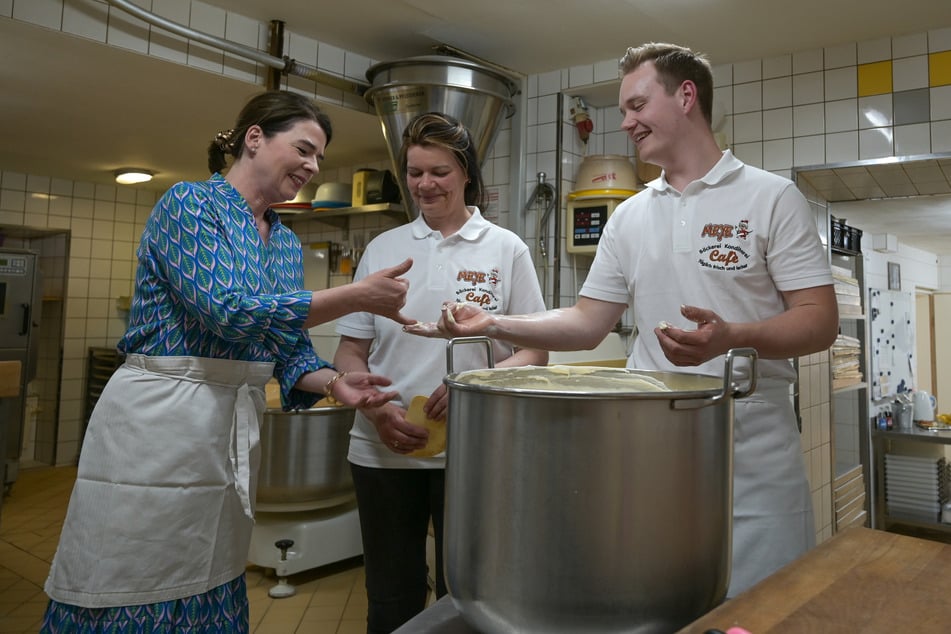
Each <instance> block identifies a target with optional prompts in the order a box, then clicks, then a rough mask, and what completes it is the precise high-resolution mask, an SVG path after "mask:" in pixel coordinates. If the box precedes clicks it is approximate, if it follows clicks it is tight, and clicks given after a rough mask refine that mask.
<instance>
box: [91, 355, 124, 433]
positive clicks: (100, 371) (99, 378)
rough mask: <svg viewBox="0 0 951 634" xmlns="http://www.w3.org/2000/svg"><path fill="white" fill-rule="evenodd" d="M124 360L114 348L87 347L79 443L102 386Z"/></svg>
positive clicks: (104, 385)
mask: <svg viewBox="0 0 951 634" xmlns="http://www.w3.org/2000/svg"><path fill="white" fill-rule="evenodd" d="M124 360H125V355H123V354H121V353H120V352H119V351H118V350H116V349H115V348H97V347H90V348H89V356H88V357H87V359H86V394H85V398H84V399H83V428H82V434H81V435H80V444H82V439H83V437H84V436H85V435H86V426H87V425H88V424H89V418H90V416H92V410H93V408H94V407H96V402H97V401H98V400H99V396H100V395H101V394H102V390H103V388H104V387H106V383H108V382H109V378H110V377H111V376H112V373H113V372H115V371H116V368H118V367H119V366H120V365H122V362H123V361H124Z"/></svg>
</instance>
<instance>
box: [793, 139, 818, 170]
mask: <svg viewBox="0 0 951 634" xmlns="http://www.w3.org/2000/svg"><path fill="white" fill-rule="evenodd" d="M825 162H826V149H825V136H824V135H822V134H817V135H815V136H803V137H796V138H795V139H793V165H795V166H796V167H806V166H808V165H823V164H825Z"/></svg>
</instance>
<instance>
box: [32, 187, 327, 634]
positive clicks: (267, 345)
mask: <svg viewBox="0 0 951 634" xmlns="http://www.w3.org/2000/svg"><path fill="white" fill-rule="evenodd" d="M267 218H268V220H270V222H271V231H270V235H269V239H268V241H267V242H265V241H263V240H261V238H260V235H259V234H258V231H257V227H256V225H255V222H254V218H253V215H252V213H251V210H250V208H249V207H248V205H247V203H246V201H245V200H244V198H242V196H241V195H240V194H239V193H238V192H237V191H236V190H235V189H234V188H233V187H232V186H231V185H230V184H229V183H228V182H227V181H226V180H225V179H224V178H222V177H221V176H220V175H217V174H216V175H215V176H213V177H212V178H211V179H209V180H208V181H204V182H197V183H179V184H177V185H175V186H174V187H173V188H171V189H170V190H169V191H168V192H166V194H165V195H164V196H163V197H162V198H161V200H159V202H158V203H157V204H156V206H155V208H154V209H153V211H152V214H151V216H150V217H149V219H148V222H147V223H146V227H145V231H144V233H143V236H142V240H141V243H140V246H139V249H138V252H137V256H138V269H137V272H136V287H135V296H134V299H133V302H132V307H131V311H130V316H129V327H128V330H127V332H126V334H125V336H124V337H123V338H122V340H121V341H120V342H119V346H118V347H119V349H120V350H121V351H122V352H125V353H126V354H127V355H130V358H137V357H139V356H140V355H141V358H143V359H145V360H148V359H162V358H167V359H169V361H171V362H172V363H173V364H174V363H175V362H176V361H175V360H177V359H184V360H185V361H186V363H187V360H188V359H197V360H198V362H199V363H201V361H202V360H210V361H208V362H209V363H211V364H212V365H213V366H214V364H219V365H218V366H214V367H222V366H221V365H220V364H222V363H225V364H227V363H228V361H229V360H230V361H234V362H236V363H238V364H245V363H250V364H251V366H253V367H254V368H256V369H257V371H258V372H260V368H261V364H262V362H263V363H266V364H273V368H274V370H273V372H274V376H275V377H276V378H277V379H278V381H279V382H280V385H281V393H282V400H283V403H284V407H285V409H296V408H306V407H310V406H311V405H313V403H314V402H315V401H316V400H317V398H318V397H319V396H318V395H315V394H312V393H309V392H304V391H300V390H297V389H295V388H294V387H293V386H294V384H295V383H296V382H297V380H298V379H299V378H300V377H301V375H303V374H304V373H306V372H311V371H314V370H317V369H319V368H322V367H327V366H328V365H329V364H328V363H327V362H326V361H324V360H322V359H320V358H319V357H318V356H317V355H316V353H315V352H314V350H313V347H312V345H311V341H310V338H309V336H308V333H307V331H306V330H305V329H304V328H303V325H304V321H305V319H306V317H307V314H308V312H309V309H310V302H311V292H310V291H305V290H301V289H302V287H303V264H302V252H301V247H300V241H299V240H298V238H297V237H296V236H295V235H294V233H293V232H292V231H290V229H288V228H287V227H286V226H284V225H283V224H281V222H280V219H279V218H278V216H277V214H276V213H274V211H273V210H269V211H268V212H267ZM222 360H224V361H222ZM127 365H128V364H127ZM241 367H242V368H243V367H244V365H241ZM267 367H270V366H269V365H266V366H265V368H267ZM122 373H123V370H122V369H120V371H118V372H117V373H116V375H115V376H114V377H113V380H116V381H120V380H121V379H117V378H116V377H117V376H118V375H120V374H122ZM127 374H128V373H127ZM133 376H134V375H133ZM258 378H260V377H258ZM113 380H110V383H112V382H113ZM130 385H133V386H134V385H137V383H135V382H134V381H133V382H132V383H131V384H130ZM143 385H148V383H143ZM109 387H110V386H108V385H107V387H106V389H105V390H104V391H103V395H102V397H101V398H100V403H99V404H97V407H96V411H95V412H94V413H93V417H92V419H91V420H90V424H89V428H88V430H87V439H86V441H84V450H83V454H82V456H81V458H80V472H79V476H78V477H77V486H76V488H75V489H74V492H73V496H72V499H71V502H70V509H69V512H68V514H67V520H66V523H65V524H64V528H63V535H62V536H61V541H60V549H61V551H64V552H57V555H56V558H54V562H53V566H52V568H51V573H50V579H49V580H48V581H47V584H46V591H47V593H48V594H49V595H50V596H51V597H52V599H51V601H50V604H49V607H48V609H47V613H46V616H45V619H44V623H43V626H42V630H41V631H42V632H51V633H52V632H70V633H74V632H81V633H100V632H102V633H106V632H108V633H112V632H130V633H132V632H134V633H140V632H141V633H150V632H194V633H198V632H203V633H204V632H209V633H212V632H247V631H248V602H247V590H246V586H245V579H244V575H243V574H240V573H239V574H238V575H237V576H236V577H235V578H233V579H231V580H230V581H227V582H225V583H219V584H217V585H215V586H214V587H204V586H203V591H201V592H198V593H197V594H196V593H194V592H190V593H189V594H187V595H186V596H177V595H176V594H175V587H176V583H175V582H169V581H168V580H167V579H166V578H165V577H167V576H169V574H168V571H174V570H175V569H176V566H177V563H176V557H178V558H183V557H187V556H188V555H187V548H188V547H192V548H195V547H196V546H194V544H193V542H194V541H195V540H194V539H189V540H188V541H189V542H190V544H182V543H180V542H181V541H186V540H178V539H176V533H175V531H176V530H178V528H177V527H180V528H181V530H182V531H183V532H185V534H187V531H188V530H189V527H188V526H187V525H186V523H187V522H189V521H190V519H191V518H190V517H188V515H187V514H185V517H184V518H182V517H180V516H177V515H176V510H177V509H178V508H179V507H178V505H177V503H176V502H174V501H173V502H171V503H169V504H167V506H168V508H162V509H157V510H156V509H148V508H137V509H133V510H132V512H131V513H130V510H129V509H128V508H125V509H123V508H121V507H120V506H119V503H118V502H116V503H113V502H110V503H111V504H113V505H114V506H113V508H114V510H115V514H116V517H121V518H122V519H121V521H111V519H110V517H109V511H108V509H109V508H110V507H109V506H108V504H105V505H101V506H100V505H98V502H97V501H96V500H98V499H99V498H101V497H103V496H104V495H105V496H109V495H112V494H113V491H114V490H117V489H118V490H121V489H122V488H123V487H125V488H126V489H129V488H135V487H130V486H128V485H129V482H130V480H129V479H128V477H127V475H124V476H123V477H125V478H126V479H125V480H122V479H121V478H117V481H116V482H111V481H109V480H110V478H109V476H108V474H109V473H110V471H109V469H110V468H112V465H111V463H112V462H113V461H115V462H116V463H119V462H121V461H122V460H125V461H126V462H128V461H130V460H132V461H133V467H132V472H133V473H139V471H137V467H136V466H135V463H134V461H135V460H141V461H142V462H143V467H142V471H143V472H146V473H147V472H148V469H149V468H153V469H158V470H159V471H161V472H175V477H176V478H179V480H181V478H186V479H185V480H184V482H185V486H183V487H181V488H183V489H185V490H187V489H190V488H201V485H204V484H205V482H203V481H202V478H201V476H202V474H201V473H198V474H197V475H196V482H195V483H194V487H192V486H191V485H190V484H188V480H187V478H188V477H189V476H188V475H187V473H186V475H184V476H183V475H181V474H180V473H177V472H181V471H185V472H188V470H189V469H191V468H192V465H190V464H189V463H188V461H187V460H186V459H185V458H181V457H180V456H179V455H177V454H176V452H177V451H178V450H179V447H176V449H174V450H170V451H167V452H164V453H163V452H162V447H161V446H159V447H148V448H145V449H141V448H140V447H139V446H138V445H142V444H143V443H142V442H139V443H137V444H136V445H130V444H129V443H128V441H123V440H121V438H120V439H117V438H116V437H117V436H120V435H121V434H122V433H124V428H125V427H126V426H128V427H131V428H138V429H142V428H144V429H146V430H149V429H155V430H159V429H162V430H166V429H168V430H170V431H168V432H165V433H171V434H174V436H172V437H173V438H174V437H177V435H178V434H181V435H183V436H185V435H187V433H188V432H190V431H191V430H190V429H189V426H193V425H195V423H196V422H197V423H201V424H204V423H205V422H206V421H204V418H205V417H204V416H203V415H201V413H200V412H199V414H198V415H197V417H198V418H201V419H202V420H200V421H196V413H195V411H194V408H191V409H189V402H188V399H187V397H186V398H183V399H182V400H181V401H178V400H176V399H172V400H171V401H170V403H169V404H168V406H167V407H166V406H165V405H164V404H163V409H162V415H161V416H154V415H148V416H149V417H148V419H147V420H144V421H143V420H131V419H135V418H137V415H136V412H137V411H139V410H136V409H134V408H132V409H131V410H130V406H129V405H128V403H124V402H123V401H126V400H128V401H134V400H135V399H137V398H140V396H139V395H138V394H137V392H136V390H134V389H131V390H130V389H128V388H127V386H126V384H122V386H121V387H122V389H112V390H110V389H109ZM113 387H114V388H115V386H113ZM215 387H216V388H217V387H220V386H215ZM145 399H146V400H147V399H148V396H146V397H145ZM178 403H180V404H181V406H180V407H179V405H178ZM123 408H124V409H123ZM103 412H105V413H103ZM116 412H119V415H118V416H117V415H116ZM230 415H231V414H230V413H228V416H230ZM106 418H109V420H108V421H105V420H102V419H106ZM117 418H118V421H117ZM229 420H230V419H229ZM215 424H216V423H215ZM150 426H151V427H150ZM117 430H118V431H117ZM232 431H233V430H232ZM216 433H217V432H216ZM221 433H222V435H225V436H226V435H227V433H228V430H227V429H225V430H224V431H223V432H221ZM165 437H166V438H169V436H167V435H166V436H165ZM90 438H93V439H94V440H90ZM226 441H227V438H226ZM232 441H233V438H232ZM87 442H89V443H96V444H95V447H96V449H95V451H94V450H93V449H87V446H86V443H87ZM122 442H126V444H125V445H123V444H122ZM203 442H204V438H203V437H199V438H198V439H197V443H195V442H192V441H191V440H189V441H188V443H189V444H201V443H203ZM229 442H230V441H229ZM255 442H256V439H255ZM219 444H220V443H219ZM187 446H188V445H186V447H187ZM102 447H107V449H106V450H103V449H102ZM112 447H119V448H120V449H121V453H122V454H123V455H119V456H115V455H113V454H115V451H114V450H112V449H111V448H112ZM109 451H113V454H110V453H109ZM138 451H141V452H142V453H141V454H137V453H135V452H138ZM214 451H215V452H217V453H213V454H210V455H212V456H213V457H215V458H214V460H215V461H219V462H221V463H222V464H225V465H226V464H227V462H228V460H229V456H228V455H218V454H220V453H224V454H228V453H229V451H228V449H225V450H224V451H223V452H222V451H220V449H219V448H217V447H216V449H214ZM87 454H92V456H91V457H90V456H87ZM130 455H131V456H132V457H131V458H130ZM198 455H201V456H204V457H205V459H206V461H207V456H208V455H209V454H208V453H205V454H198ZM219 459H220V460H219ZM180 460H181V462H183V463H184V464H180V463H179V461H180ZM231 460H232V462H233V460H234V457H233V456H231ZM147 461H148V462H149V463H150V464H149V465H148V466H146V465H144V463H145V462H147ZM156 465H158V467H156ZM219 466H220V465H219ZM126 469H127V472H126V473H128V469H129V468H128V467H126ZM103 473H105V474H107V475H106V476H105V477H103V476H102V475H101V474H103ZM84 474H85V475H84ZM89 474H95V476H90V475H89ZM81 478H85V479H86V482H84V484H85V486H86V489H84V490H83V491H82V495H80V494H79V493H78V492H80V488H81V487H80V480H81ZM133 484H134V483H133ZM160 486H161V487H163V488H164V489H165V490H167V489H168V488H169V487H168V486H167V485H166V484H161V485H160ZM179 486H181V485H179ZM96 487H98V488H96ZM103 490H105V491H106V493H105V494H104V493H103ZM252 490H253V489H252ZM89 491H92V493H89ZM228 494H229V495H231V496H232V497H234V487H232V489H231V491H230V492H229V493H228ZM79 498H81V499H82V502H79V501H77V500H78V499H79ZM123 499H125V498H121V497H118V496H117V500H123ZM131 499H137V498H134V497H133V498H131ZM161 499H162V500H163V501H167V500H175V499H176V498H169V497H164V498H161ZM228 502H231V500H228ZM126 506H128V505H126ZM90 507H91V508H92V509H93V510H89V509H90ZM104 508H105V509H107V510H105V511H103V509H104ZM216 512H218V511H217V509H214V508H212V509H208V510H207V511H204V513H205V514H206V515H207V514H208V513H216ZM245 512H247V511H245ZM97 514H98V515H99V516H97ZM122 514H124V515H122ZM102 515H105V516H104V517H102ZM166 515H167V516H168V517H169V518H170V519H169V522H168V523H169V524H171V525H172V526H173V528H168V527H167V526H161V527H160V526H158V524H160V523H161V522H160V521H157V520H156V519H155V518H164V517H166ZM238 515H239V516H241V513H240V511H239V512H238ZM138 516H141V517H144V518H152V519H149V520H142V521H143V522H150V523H149V524H147V525H146V526H145V527H144V528H143V527H142V526H139V527H136V528H135V529H134V530H136V531H138V532H137V533H132V534H134V535H135V537H130V538H129V539H130V540H133V541H131V542H130V543H131V544H142V543H145V542H147V541H149V539H150V537H151V536H150V534H149V532H148V531H150V530H151V528H150V527H151V526H154V527H155V528H156V538H155V539H156V540H159V543H160V548H161V552H162V553H163V555H164V553H166V552H167V557H168V561H161V562H155V561H154V559H156V557H155V556H154V555H153V557H152V561H148V560H146V561H140V560H136V553H137V550H136V548H137V547H135V546H129V547H128V548H126V549H125V550H123V549H122V548H121V547H119V548H117V547H115V543H116V542H119V543H121V542H122V540H123V536H124V535H125V533H124V530H132V529H126V528H125V525H129V524H133V523H135V521H136V520H137V519H138ZM241 517H243V516H241ZM130 518H131V519H130ZM112 519H113V520H114V519H115V518H112ZM123 522H124V523H125V525H123ZM176 523H177V524H176ZM117 524H118V525H117ZM197 525H201V523H200V522H199V523H198V524H197ZM90 526H93V527H94V529H93V530H92V531H91V533H92V534H93V535H97V534H98V533H99V532H101V533H104V537H103V539H102V540H101V541H102V542H104V545H103V546H99V545H97V544H93V543H89V542H91V541H95V540H89V539H88V538H87V537H86V536H88V535H89V534H90V528H89V527H90ZM247 526H248V527H249V526H250V519H247ZM245 528H247V527H244V526H242V530H241V531H239V533H240V535H239V537H237V538H235V537H234V536H230V538H229V537H228V536H225V537H224V538H220V541H221V542H223V543H224V544H225V546H226V548H227V549H228V551H229V552H231V553H232V555H233V557H244V556H246V553H247V546H248V543H247V536H248V535H249V534H250V529H249V528H247V530H246V531H245V530H244V529H245ZM143 530H144V531H145V533H144V535H145V539H143V537H142V535H143ZM192 530H194V528H192ZM199 533H200V531H199ZM77 536H82V537H83V538H85V539H86V541H85V542H84V541H83V538H80V537H77ZM134 540H139V541H138V542H136V541H134ZM161 540H165V541H161ZM199 541H200V538H199ZM87 543H88V544H89V548H90V550H92V551H94V553H97V552H100V551H97V550H96V549H97V548H100V549H101V552H109V553H110V554H112V553H115V552H118V553H125V552H128V553H131V554H130V555H129V558H130V559H129V560H125V559H116V557H115V556H114V555H112V558H111V561H108V562H107V561H105V560H107V559H109V557H106V556H104V555H101V558H102V559H103V570H105V571H106V572H103V571H101V570H99V569H98V568H99V562H98V560H97V559H96V555H95V554H93V555H89V554H88V553H82V554H81V555H77V554H75V553H76V552H77V551H79V550H83V549H85V547H86V544H87ZM197 547H198V548H200V547H201V546H200V545H199V546H197ZM216 547H217V544H216ZM242 548H243V550H242ZM154 552H156V551H155V550H154V549H153V553H154ZM193 552H194V551H193ZM214 552H216V553H217V552H218V550H215V551H214ZM60 559H62V560H63V561H62V562H61V564H62V565H59V566H58V560H60ZM240 561H241V562H243V559H242V560H240ZM77 562H79V563H77ZM90 562H91V563H90ZM117 562H118V563H117ZM169 562H172V563H171V565H170V564H169ZM183 563H187V561H186V562H183ZM80 564H81V565H80ZM242 565H243V563H242ZM110 566H111V567H112V568H110ZM87 567H88V568H90V569H88V570H87V569H86V568H87ZM132 567H136V568H137V569H139V568H140V569H142V570H143V573H142V574H141V575H139V580H137V583H139V584H140V587H139V593H138V594H131V595H130V596H152V597H155V596H161V597H162V598H163V600H161V601H157V602H153V601H147V602H146V601H142V602H134V601H133V602H125V601H120V600H117V599H116V597H122V596H123V591H124V588H123V587H122V584H121V583H118V582H114V581H109V579H110V577H109V575H110V574H111V573H110V572H109V570H112V569H120V568H125V569H130V568H132ZM160 569H161V570H164V571H166V572H161V573H154V575H155V577H156V579H155V581H154V583H155V588H156V589H155V592H151V591H150V590H149V587H150V586H149V585H148V584H151V583H152V580H151V579H150V578H149V570H153V571H157V570H160ZM241 569H242V570H243V568H241ZM64 570H65V572H64ZM125 574H126V573H124V572H120V573H119V575H120V578H121V577H122V575H125ZM137 574H138V573H137ZM229 576H230V573H229ZM103 578H105V579H106V581H102V579H103ZM87 579H97V581H96V582H95V583H94V582H92V581H87ZM142 579H144V581H142ZM189 581H192V580H191V579H189ZM143 583H144V584H146V585H145V586H142V585H141V584H143ZM199 583H200V582H199ZM181 585H182V587H185V585H186V584H181ZM117 586H118V587H117ZM143 587H145V589H146V592H145V593H144V594H143V593H142V588H143ZM188 587H190V588H194V587H195V584H194V583H192V584H191V585H190V586H188ZM63 597H67V598H68V600H65V599H64V598H63ZM77 597H78V598H77ZM164 599H167V600H164ZM126 603H131V605H128V604H126Z"/></svg>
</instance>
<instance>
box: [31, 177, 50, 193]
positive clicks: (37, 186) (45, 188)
mask: <svg viewBox="0 0 951 634" xmlns="http://www.w3.org/2000/svg"><path fill="white" fill-rule="evenodd" d="M26 191H28V192H39V193H43V194H48V193H49V191H50V177H49V176H39V175H36V174H29V175H27V177H26Z"/></svg>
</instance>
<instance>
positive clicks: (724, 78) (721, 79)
mask: <svg viewBox="0 0 951 634" xmlns="http://www.w3.org/2000/svg"><path fill="white" fill-rule="evenodd" d="M711 70H712V71H713V87H714V88H719V87H721V86H729V85H730V84H732V83H733V64H716V65H715V66H713V68H712V69H711Z"/></svg>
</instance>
